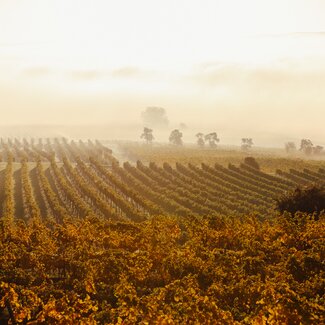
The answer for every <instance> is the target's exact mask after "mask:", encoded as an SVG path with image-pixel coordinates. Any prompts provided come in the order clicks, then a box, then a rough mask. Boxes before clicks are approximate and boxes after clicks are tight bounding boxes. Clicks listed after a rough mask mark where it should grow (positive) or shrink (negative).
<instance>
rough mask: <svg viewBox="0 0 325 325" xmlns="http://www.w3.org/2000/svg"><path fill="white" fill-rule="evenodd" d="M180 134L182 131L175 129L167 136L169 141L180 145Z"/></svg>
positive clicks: (181, 142)
mask: <svg viewBox="0 0 325 325" xmlns="http://www.w3.org/2000/svg"><path fill="white" fill-rule="evenodd" d="M182 136H183V133H182V132H180V131H179V130H177V129H175V130H173V131H172V132H171V134H170V136H169V142H170V143H172V144H174V145H176V146H182V145H183V141H182Z"/></svg>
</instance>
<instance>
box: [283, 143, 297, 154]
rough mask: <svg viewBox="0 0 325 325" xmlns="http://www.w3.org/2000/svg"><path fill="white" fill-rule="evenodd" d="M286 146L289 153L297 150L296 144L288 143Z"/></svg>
mask: <svg viewBox="0 0 325 325" xmlns="http://www.w3.org/2000/svg"><path fill="white" fill-rule="evenodd" d="M284 146H285V150H286V152H287V153H290V152H291V151H295V150H296V145H295V143H294V142H286V143H285V145H284Z"/></svg>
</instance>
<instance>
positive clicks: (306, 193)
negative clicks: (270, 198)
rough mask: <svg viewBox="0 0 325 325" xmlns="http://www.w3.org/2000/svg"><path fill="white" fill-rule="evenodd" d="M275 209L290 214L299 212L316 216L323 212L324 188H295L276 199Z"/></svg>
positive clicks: (324, 207) (313, 186) (324, 201)
mask: <svg viewBox="0 0 325 325" xmlns="http://www.w3.org/2000/svg"><path fill="white" fill-rule="evenodd" d="M276 204H277V209H278V210H279V211H280V212H281V213H283V212H284V211H288V212H291V213H292V214H294V213H296V212H298V211H300V212H307V213H316V216H317V215H319V214H320V213H321V211H324V210H325V188H324V186H321V185H317V184H316V185H315V184H313V185H310V186H308V187H305V188H301V187H297V188H296V189H295V190H293V191H292V192H290V193H286V194H285V195H284V196H282V197H280V198H278V199H276Z"/></svg>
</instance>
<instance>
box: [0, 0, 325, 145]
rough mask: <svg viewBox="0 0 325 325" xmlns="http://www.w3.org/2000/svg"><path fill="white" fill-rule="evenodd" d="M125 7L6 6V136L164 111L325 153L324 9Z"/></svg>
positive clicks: (192, 123)
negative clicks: (305, 142) (23, 129)
mask: <svg viewBox="0 0 325 325" xmlns="http://www.w3.org/2000/svg"><path fill="white" fill-rule="evenodd" d="M122 2H123V3H122V4H118V5H113V4H109V5H108V3H109V2H107V1H98V0H97V1H91V2H90V1H84V0H82V1H79V2H77V1H71V2H69V5H66V4H65V3H67V2H64V1H57V2H56V4H55V5H54V4H53V2H50V1H48V0H43V1H36V0H32V1H29V2H28V4H27V2H25V3H22V2H20V1H7V0H6V1H1V2H0V21H2V26H1V29H0V112H1V120H0V124H1V125H4V126H5V125H17V124H18V125H27V124H59V125H62V124H63V125H64V124H65V125H78V124H80V125H89V124H91V125H95V124H101V125H109V124H112V123H113V124H115V125H116V123H120V124H121V125H125V126H128V125H137V124H138V125H139V126H142V121H141V111H143V110H144V109H145V108H146V107H147V106H161V107H164V108H165V109H166V111H167V114H168V118H169V120H170V121H171V125H170V127H171V128H172V127H177V126H178V125H179V123H185V124H186V125H188V128H193V130H194V129H195V130H196V129H211V130H213V131H214V130H215V131H218V132H221V133H224V134H227V135H230V134H232V133H233V134H236V135H237V134H238V135H239V134H244V135H245V136H249V134H253V135H254V134H255V135H260V136H262V134H264V136H263V137H264V138H265V137H267V136H268V135H270V137H274V138H279V137H281V139H282V138H283V139H290V138H299V137H309V138H312V139H315V141H317V142H321V143H324V142H325V140H324V139H325V127H324V124H325V32H323V31H325V22H324V19H322V17H324V16H325V5H324V2H322V1H317V0H308V1H307V0H298V1H291V0H288V1H278V0H277V1H272V5H271V4H270V3H271V2H267V1H255V0H249V1H247V2H245V3H246V6H244V5H243V2H242V1H235V0H231V1H201V2H200V1H194V0H193V1H186V2H184V1H180V2H179V3H177V5H173V3H172V2H170V1H167V2H161V3H160V4H159V5H158V8H157V5H155V6H154V5H152V4H150V3H151V2H149V1H143V0H142V1H140V2H139V3H138V5H137V6H134V5H133V4H132V3H133V2H131V1H125V0H124V1H122ZM200 4H201V5H200ZM125 6H126V8H128V6H129V7H130V8H129V9H130V10H126V9H125ZM233 7H235V8H237V10H236V12H235V11H234V10H233ZM158 9H159V10H158ZM239 9H240V11H241V14H240V15H239V14H238V10H239ZM254 10H255V11H254ZM114 11H116V12H114ZM130 11H131V12H130ZM63 14H65V15H63ZM87 15H89V16H87ZM109 18H111V20H110V19H109ZM87 19H88V21H87ZM103 30H104V31H105V32H103ZM114 135H115V134H114Z"/></svg>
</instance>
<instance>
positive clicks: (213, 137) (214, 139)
mask: <svg viewBox="0 0 325 325" xmlns="http://www.w3.org/2000/svg"><path fill="white" fill-rule="evenodd" d="M204 138H205V140H206V141H209V146H210V147H211V148H215V147H216V146H217V143H218V142H219V141H220V139H218V136H217V133H216V132H212V133H209V134H207V135H206V136H205V137H204Z"/></svg>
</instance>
